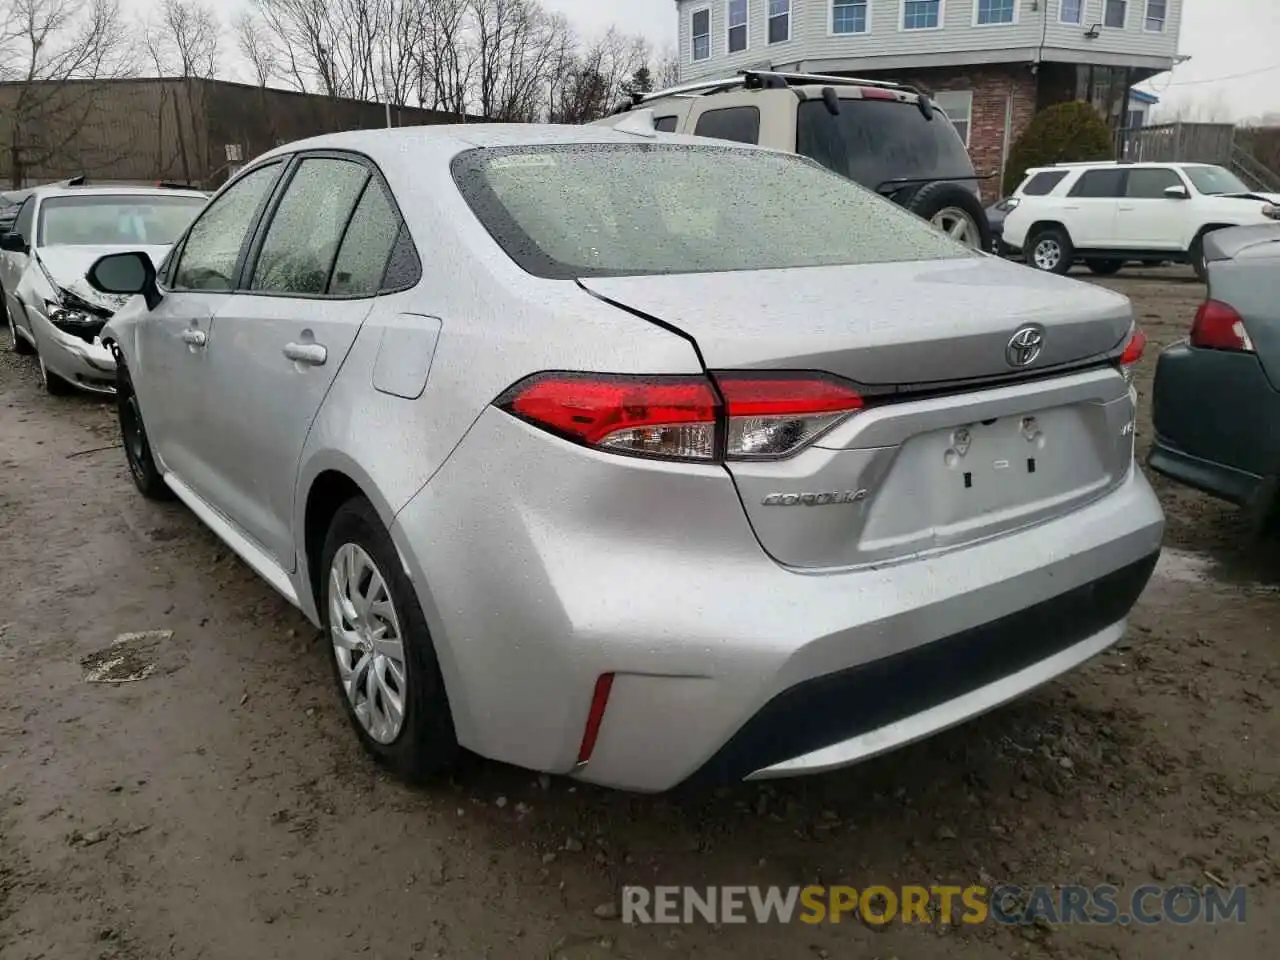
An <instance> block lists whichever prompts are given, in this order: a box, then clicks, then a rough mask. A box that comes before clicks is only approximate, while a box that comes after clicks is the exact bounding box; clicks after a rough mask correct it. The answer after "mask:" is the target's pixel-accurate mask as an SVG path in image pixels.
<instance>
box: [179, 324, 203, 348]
mask: <svg viewBox="0 0 1280 960" xmlns="http://www.w3.org/2000/svg"><path fill="white" fill-rule="evenodd" d="M182 342H183V343H187V344H190V345H191V346H193V347H203V346H204V345H205V344H207V343H208V342H209V338H208V337H207V336H206V335H205V332H204V331H203V330H196V329H194V328H192V329H189V330H183V331H182Z"/></svg>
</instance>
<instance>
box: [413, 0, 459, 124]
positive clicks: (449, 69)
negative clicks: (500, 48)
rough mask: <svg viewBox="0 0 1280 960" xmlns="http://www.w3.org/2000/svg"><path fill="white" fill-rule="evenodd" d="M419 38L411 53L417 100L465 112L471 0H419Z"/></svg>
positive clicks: (430, 106) (448, 109)
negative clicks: (420, 34) (468, 23)
mask: <svg viewBox="0 0 1280 960" xmlns="http://www.w3.org/2000/svg"><path fill="white" fill-rule="evenodd" d="M419 2H420V3H421V4H422V5H423V6H422V39H421V42H420V44H419V45H418V47H417V49H416V50H415V51H413V53H412V62H413V65H414V72H415V74H416V76H415V80H416V85H417V98H418V102H419V103H420V104H421V105H422V106H424V107H427V108H430V109H433V110H447V111H450V112H451V113H456V114H459V115H465V114H466V111H467V98H468V93H469V90H470V88H471V78H472V75H473V68H474V63H473V59H472V57H471V54H470V51H469V50H468V48H467V11H468V9H469V8H470V4H471V0H419Z"/></svg>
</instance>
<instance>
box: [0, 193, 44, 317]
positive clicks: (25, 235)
mask: <svg viewBox="0 0 1280 960" xmlns="http://www.w3.org/2000/svg"><path fill="white" fill-rule="evenodd" d="M35 223H36V198H35V197H34V196H31V197H27V199H26V200H24V201H23V203H22V209H21V210H19V211H18V216H17V218H16V219H15V220H14V222H13V230H12V231H10V234H11V235H12V236H15V237H21V238H22V239H23V240H24V241H26V243H27V244H28V246H29V245H30V244H31V243H32V241H33V240H34V239H35ZM30 262H31V255H30V253H21V252H19V251H17V250H0V286H3V287H4V296H5V306H6V307H7V308H8V309H9V315H10V316H11V317H13V318H14V320H15V322H16V323H17V324H18V325H19V326H22V327H24V328H25V327H26V326H27V324H26V322H25V319H24V316H23V314H22V312H21V310H19V309H18V281H20V280H21V279H22V275H23V273H25V272H26V269H27V265H28V264H29V263H30Z"/></svg>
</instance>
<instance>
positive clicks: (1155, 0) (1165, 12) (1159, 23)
mask: <svg viewBox="0 0 1280 960" xmlns="http://www.w3.org/2000/svg"><path fill="white" fill-rule="evenodd" d="M1167 19H1169V0H1147V18H1146V21H1145V22H1144V24H1143V29H1144V30H1147V31H1149V32H1151V33H1164V24H1165V21H1166V20H1167Z"/></svg>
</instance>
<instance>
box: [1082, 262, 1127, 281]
mask: <svg viewBox="0 0 1280 960" xmlns="http://www.w3.org/2000/svg"><path fill="white" fill-rule="evenodd" d="M1088 266H1089V269H1090V270H1092V271H1093V272H1094V273H1095V274H1097V275H1098V276H1099V277H1111V276H1114V275H1115V274H1117V273H1119V272H1120V270H1121V268H1123V267H1124V261H1123V260H1090V261H1088Z"/></svg>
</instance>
